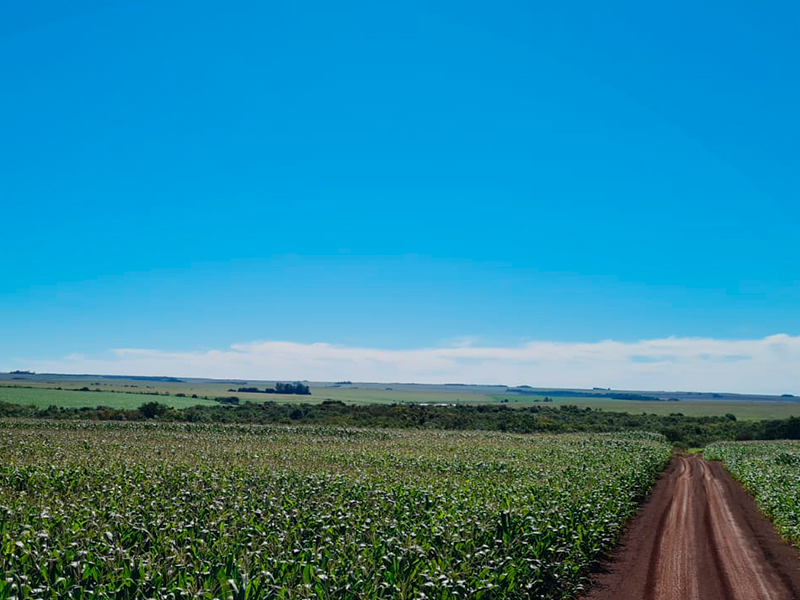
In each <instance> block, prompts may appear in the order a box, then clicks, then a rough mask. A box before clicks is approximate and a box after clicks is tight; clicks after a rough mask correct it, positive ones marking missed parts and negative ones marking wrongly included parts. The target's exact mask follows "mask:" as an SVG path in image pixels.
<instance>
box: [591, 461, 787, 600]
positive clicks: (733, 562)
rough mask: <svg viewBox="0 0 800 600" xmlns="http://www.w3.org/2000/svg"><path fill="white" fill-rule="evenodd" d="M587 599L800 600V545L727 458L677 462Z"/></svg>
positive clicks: (659, 483)
mask: <svg viewBox="0 0 800 600" xmlns="http://www.w3.org/2000/svg"><path fill="white" fill-rule="evenodd" d="M595 584H596V585H595V587H594V589H593V593H592V594H590V595H589V596H588V597H587V600H605V599H611V598H613V599H614V600H627V599H634V598H636V599H639V600H641V599H644V600H701V599H702V600H714V599H725V600H760V599H763V600H791V599H793V598H800V563H798V559H797V549H796V548H793V547H792V546H790V545H789V544H787V543H786V542H784V541H783V540H782V539H781V537H780V535H779V534H778V533H777V531H776V530H775V529H774V527H773V526H772V524H771V523H770V522H769V521H768V520H767V519H766V518H765V517H764V516H762V515H761V514H760V513H759V512H758V510H757V509H756V506H755V504H754V502H753V499H752V497H751V496H750V495H749V494H748V493H747V492H745V491H744V490H743V489H742V487H740V485H739V484H738V483H737V482H736V481H734V480H733V478H732V477H731V476H730V475H729V474H728V472H727V471H726V470H725V468H724V467H723V466H722V464H720V463H718V462H710V461H706V460H703V459H702V458H701V457H700V456H699V455H694V456H691V457H681V458H676V459H675V460H673V462H672V464H671V465H670V467H669V468H668V469H667V471H666V472H665V473H664V475H663V476H662V478H661V479H660V480H659V482H658V484H657V485H656V487H655V489H654V491H653V495H652V496H651V498H650V500H649V501H648V502H647V503H646V504H645V506H644V507H643V509H642V511H641V512H640V514H639V515H638V516H637V517H636V519H634V521H633V522H632V523H631V525H630V527H629V528H628V530H627V532H626V533H625V535H624V536H623V539H622V543H621V545H620V547H619V548H618V549H617V551H616V553H615V554H614V555H613V557H612V559H611V562H610V564H608V565H607V568H606V569H605V570H604V571H603V572H602V573H601V574H599V575H597V576H596V578H595Z"/></svg>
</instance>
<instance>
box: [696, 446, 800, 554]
mask: <svg viewBox="0 0 800 600" xmlns="http://www.w3.org/2000/svg"><path fill="white" fill-rule="evenodd" d="M703 455H704V456H705V457H706V458H708V459H710V460H721V461H722V462H723V464H724V465H725V467H726V468H727V469H728V471H730V473H731V475H733V476H734V477H735V478H736V479H737V480H738V481H739V482H740V483H741V484H742V485H743V486H744V487H745V488H747V490H748V491H750V493H751V494H753V496H754V497H755V500H756V504H758V506H759V508H760V509H761V511H762V512H763V513H764V514H765V515H766V516H767V517H769V519H771V520H772V522H773V523H775V526H776V527H777V528H778V531H780V532H781V534H782V535H783V536H784V537H785V538H787V539H789V540H792V541H794V542H795V543H798V544H800V442H797V441H776V442H718V443H716V444H712V445H710V446H708V447H706V449H705V451H704V452H703Z"/></svg>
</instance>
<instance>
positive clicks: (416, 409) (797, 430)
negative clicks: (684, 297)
mask: <svg viewBox="0 0 800 600" xmlns="http://www.w3.org/2000/svg"><path fill="white" fill-rule="evenodd" d="M0 417H21V418H33V419H102V420H129V421H138V420H144V419H159V420H164V421H178V422H206V423H210V422H217V423H254V424H274V423H286V424H289V423H292V424H297V423H306V424H314V425H339V426H348V427H378V428H431V429H455V430H464V429H484V430H494V431H510V432H518V433H534V432H550V433H562V432H609V431H623V430H644V431H652V432H657V433H662V434H664V435H665V436H666V437H667V439H669V440H670V441H671V442H673V443H675V444H678V445H684V446H703V445H705V444H706V443H709V442H713V441H718V440H754V439H758V440H769V439H800V418H797V417H791V418H789V419H782V420H771V421H737V420H736V417H735V416H734V415H732V414H729V415H726V416H724V417H721V416H713V417H711V416H708V417H687V416H684V415H682V414H680V413H674V414H671V415H647V414H629V413H623V412H613V411H605V410H597V409H591V408H579V407H576V406H559V407H555V406H529V407H525V408H518V409H514V408H509V407H507V406H505V405H500V406H481V405H479V406H466V405H464V406H462V405H459V406H419V405H413V404H410V405H400V404H372V405H366V406H356V405H347V404H344V403H342V402H340V401H338V400H326V401H325V402H323V403H322V404H277V403H275V402H271V401H267V402H264V403H259V404H256V403H250V402H247V403H241V404H238V405H236V404H218V405H213V406H192V407H188V408H183V409H174V408H169V407H167V406H166V405H164V404H162V403H160V402H147V403H145V404H142V405H141V406H140V407H139V408H138V409H136V410H122V409H114V408H108V407H103V406H98V407H92V408H63V407H57V406H51V407H49V408H36V407H35V406H32V405H28V406H23V405H19V404H10V403H5V402H0Z"/></svg>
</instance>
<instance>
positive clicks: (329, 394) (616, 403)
mask: <svg viewBox="0 0 800 600" xmlns="http://www.w3.org/2000/svg"><path fill="white" fill-rule="evenodd" d="M22 386H27V387H22ZM253 386H255V387H259V388H264V387H266V384H264V383H263V382H262V383H258V382H206V381H199V382H198V381H186V382H160V381H159V382H155V381H135V380H125V379H122V380H104V379H102V378H98V380H92V379H87V378H83V379H76V378H69V377H68V376H59V378H58V379H53V380H50V381H44V380H37V381H29V382H12V381H9V380H8V379H5V380H2V379H0V402H13V403H16V404H33V405H35V406H37V407H39V408H46V407H48V406H51V405H55V406H59V407H62V406H63V407H66V408H74V407H83V406H98V405H103V406H109V407H111V408H125V409H135V408H138V407H139V406H140V405H141V404H142V403H144V402H149V401H153V400H156V401H158V402H162V403H164V404H167V405H168V406H172V407H175V408H182V407H185V406H191V405H194V404H209V403H210V402H211V401H210V400H206V399H207V398H208V399H212V398H215V397H220V396H237V397H239V398H240V399H241V401H242V402H247V401H249V402H257V403H260V402H264V401H267V400H268V401H271V402H277V403H279V404H294V403H310V404H319V403H321V402H323V401H325V400H327V399H330V400H340V401H342V402H345V403H347V404H357V405H365V404H411V403H413V404H431V405H435V404H458V405H480V404H489V405H491V404H495V405H496V404H506V405H507V406H509V407H511V408H523V407H528V406H534V405H537V404H542V403H543V399H544V396H535V395H529V394H525V395H521V394H513V393H511V394H509V393H505V394H503V393H497V391H496V390H494V391H492V390H490V389H486V390H485V389H484V388H480V387H473V386H463V388H462V389H459V388H458V387H457V386H410V385H406V384H400V385H397V389H395V387H393V386H392V385H390V384H387V385H385V386H379V385H377V384H367V385H364V387H360V386H323V387H313V386H312V387H311V394H310V395H308V396H298V395H284V394H256V393H248V392H236V391H234V392H231V391H230V390H231V389H234V390H235V389H237V388H238V387H253ZM58 387H60V388H63V389H57V388H58ZM83 387H88V388H89V389H91V390H93V391H92V392H80V391H75V390H79V389H81V388H83ZM95 390H99V391H95ZM484 392H485V393H484ZM151 394H161V395H159V396H153V395H151ZM165 394H169V395H165ZM176 394H184V396H185V397H179V396H176ZM193 394H195V395H197V396H198V398H197V399H193V398H191V396H192V395H193ZM550 400H551V401H550V402H549V405H551V406H560V405H572V406H579V407H581V408H587V407H588V408H595V409H601V410H609V411H616V412H627V413H632V414H641V413H648V414H658V415H668V414H671V413H681V414H684V415H686V416H692V417H700V416H723V415H725V414H728V413H730V414H733V415H736V417H737V418H738V419H742V420H758V419H785V418H788V417H793V416H800V402H797V401H778V400H758V401H742V400H725V399H723V400H694V399H692V400H682V401H680V402H647V401H640V400H613V399H608V398H560V397H557V398H551V399H550Z"/></svg>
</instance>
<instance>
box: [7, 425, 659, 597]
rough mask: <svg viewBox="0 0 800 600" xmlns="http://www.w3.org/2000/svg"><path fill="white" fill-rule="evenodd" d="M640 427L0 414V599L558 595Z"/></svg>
mask: <svg viewBox="0 0 800 600" xmlns="http://www.w3.org/2000/svg"><path fill="white" fill-rule="evenodd" d="M669 456H670V448H669V446H668V445H667V444H666V443H665V442H664V441H663V438H661V437H660V436H655V435H651V434H638V435H637V434H629V435H623V434H614V435H564V436H525V435H510V434H499V433H486V432H469V433H456V432H432V431H428V432H423V431H408V432H404V431H397V430H380V431H378V430H354V429H335V428H284V427H257V426H205V425H178V424H153V423H147V424H141V423H140V424H124V423H85V422H70V423H53V422H46V421H38V422H26V421H4V422H0V572H2V573H3V578H2V579H0V598H3V599H6V598H12V597H14V598H20V599H21V598H40V597H41V598H44V597H53V598H56V597H64V598H101V599H102V598H209V599H211V598H237V599H238V598H286V599H289V598H320V599H325V598H342V599H354V600H355V599H361V598H409V599H411V598H418V599H423V598H438V599H456V598H520V599H521V598H567V597H572V596H573V595H574V594H576V593H577V592H578V591H579V590H580V589H581V585H582V583H583V582H584V581H585V576H586V573H587V569H588V568H589V566H590V565H591V564H592V562H593V561H594V560H596V559H597V558H598V557H599V556H600V555H601V554H602V553H604V552H605V551H607V550H608V549H609V548H611V547H612V546H613V544H614V542H615V540H616V538H617V536H618V534H619V533H620V530H621V527H622V525H623V523H624V522H625V520H626V519H627V518H628V517H629V516H630V515H631V514H632V513H633V511H634V510H635V508H636V505H637V502H638V501H639V500H640V499H641V498H642V497H643V495H644V494H646V493H647V490H648V489H650V487H651V485H652V484H653V481H654V479H655V477H656V476H657V474H658V473H659V472H660V470H661V469H662V468H663V466H664V465H665V464H666V462H667V461H668V459H669Z"/></svg>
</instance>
